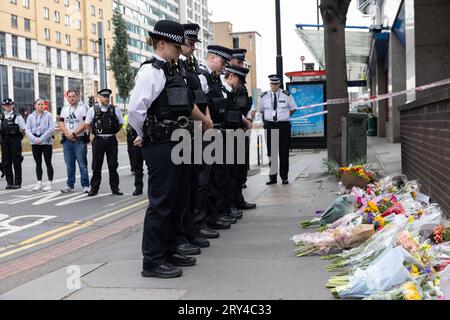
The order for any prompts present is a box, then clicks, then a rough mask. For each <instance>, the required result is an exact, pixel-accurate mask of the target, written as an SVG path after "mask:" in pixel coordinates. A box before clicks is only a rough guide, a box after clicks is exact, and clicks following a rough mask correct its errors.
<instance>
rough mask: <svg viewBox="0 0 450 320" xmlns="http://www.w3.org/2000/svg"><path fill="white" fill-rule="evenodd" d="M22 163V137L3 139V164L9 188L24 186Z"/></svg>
mask: <svg viewBox="0 0 450 320" xmlns="http://www.w3.org/2000/svg"><path fill="white" fill-rule="evenodd" d="M22 161H23V156H22V139H21V138H20V137H17V138H6V139H5V138H3V142H2V164H3V170H4V172H5V175H6V183H7V184H8V185H9V186H12V185H18V186H20V185H21V184H22ZM13 167H14V172H13Z"/></svg>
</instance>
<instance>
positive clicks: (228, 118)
mask: <svg viewBox="0 0 450 320" xmlns="http://www.w3.org/2000/svg"><path fill="white" fill-rule="evenodd" d="M224 90H225V92H226V94H227V108H226V110H225V116H224V123H223V127H224V128H225V129H238V128H241V127H242V113H241V109H240V108H239V104H238V99H237V97H238V96H237V94H236V93H234V92H230V91H228V90H226V89H224Z"/></svg>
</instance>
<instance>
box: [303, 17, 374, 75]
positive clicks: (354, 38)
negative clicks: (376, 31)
mask: <svg viewBox="0 0 450 320" xmlns="http://www.w3.org/2000/svg"><path fill="white" fill-rule="evenodd" d="M296 27H297V34H298V35H299V37H300V39H301V40H302V41H303V43H304V44H305V46H306V47H307V48H308V49H309V51H310V52H311V54H312V55H313V56H314V58H315V59H316V61H317V62H318V63H319V65H320V67H321V68H322V69H325V70H326V65H325V46H324V35H323V26H322V25H307V24H298V25H296ZM318 28H319V29H318ZM345 29H346V30H345V49H346V55H347V78H348V80H349V81H357V80H366V71H367V67H368V66H367V65H368V62H369V54H370V47H371V44H372V33H370V32H369V28H368V27H354V26H347V27H346V28H345Z"/></svg>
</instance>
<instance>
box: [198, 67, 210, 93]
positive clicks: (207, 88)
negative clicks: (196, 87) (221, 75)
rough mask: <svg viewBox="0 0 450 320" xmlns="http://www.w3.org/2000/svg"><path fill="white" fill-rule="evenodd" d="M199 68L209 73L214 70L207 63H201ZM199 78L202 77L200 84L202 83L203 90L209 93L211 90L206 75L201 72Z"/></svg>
mask: <svg viewBox="0 0 450 320" xmlns="http://www.w3.org/2000/svg"><path fill="white" fill-rule="evenodd" d="M199 68H201V69H203V70H205V71H208V73H209V74H211V73H212V70H211V69H210V68H209V67H208V66H207V65H204V64H200V65H199ZM198 78H199V79H200V84H201V85H202V90H203V92H204V93H208V92H209V86H208V80H206V77H205V76H204V75H203V74H199V75H198Z"/></svg>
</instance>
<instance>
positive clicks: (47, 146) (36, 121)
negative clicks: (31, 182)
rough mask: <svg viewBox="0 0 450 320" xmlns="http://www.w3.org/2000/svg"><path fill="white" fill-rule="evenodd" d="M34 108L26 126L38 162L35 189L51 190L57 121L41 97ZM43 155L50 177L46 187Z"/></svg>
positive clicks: (34, 156) (35, 159)
mask: <svg viewBox="0 0 450 320" xmlns="http://www.w3.org/2000/svg"><path fill="white" fill-rule="evenodd" d="M34 109H35V111H34V112H33V113H32V114H30V115H29V117H28V119H27V128H26V134H27V136H28V140H29V141H30V144H31V148H32V152H33V158H34V161H35V162H36V176H37V184H36V186H35V187H34V188H33V190H34V191H37V190H40V189H43V190H44V191H49V190H51V189H52V181H53V166H52V153H53V134H54V133H55V123H54V121H53V116H52V114H51V113H50V112H48V111H46V110H45V109H44V102H43V101H42V100H41V99H37V100H36V101H35V102H34ZM42 155H44V160H45V165H46V167H47V177H48V184H47V185H46V186H45V187H44V186H43V185H42Z"/></svg>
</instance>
